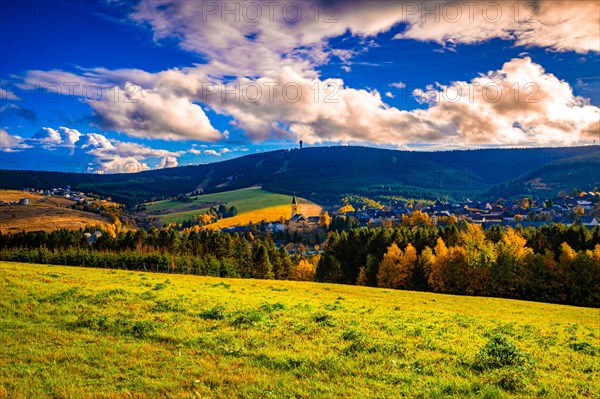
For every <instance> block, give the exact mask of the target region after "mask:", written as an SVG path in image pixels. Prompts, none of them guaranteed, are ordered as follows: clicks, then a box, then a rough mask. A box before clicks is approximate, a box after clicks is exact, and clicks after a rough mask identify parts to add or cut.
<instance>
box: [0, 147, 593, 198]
mask: <svg viewBox="0 0 600 399" xmlns="http://www.w3.org/2000/svg"><path fill="white" fill-rule="evenodd" d="M598 154H600V147H599V146H586V147H564V148H529V149H480V150H460V151H458V150H457V151H438V152H420V151H419V152H418V151H397V150H387V149H378V148H369V147H351V146H350V147H309V148H304V149H302V150H298V149H295V150H278V151H271V152H265V153H258V154H251V155H246V156H243V157H239V158H234V159H230V160H226V161H221V162H215V163H210V164H203V165H196V166H184V167H176V168H169V169H161V170H153V171H146V172H141V173H137V174H115V175H93V174H77V173H59V172H39V171H13V170H11V171H8V170H1V171H0V188H12V189H21V188H22V187H24V186H31V187H38V188H45V187H53V186H57V187H60V186H64V185H67V184H68V185H71V186H72V187H73V188H76V189H78V190H81V191H84V192H93V193H96V194H99V195H103V196H105V197H111V198H113V199H114V200H116V201H118V202H122V203H125V204H128V205H134V204H139V203H143V202H147V201H151V200H157V199H164V198H168V197H172V196H175V195H178V194H182V193H192V192H194V191H201V192H203V193H214V192H222V191H228V190H234V189H239V188H247V187H251V186H254V185H261V186H262V187H263V188H264V189H265V190H268V191H271V192H276V193H284V194H292V193H296V194H298V195H300V196H302V197H304V198H306V199H308V200H311V201H315V202H318V203H334V202H336V201H337V200H339V196H340V195H342V194H346V193H353V194H361V195H367V196H369V195H386V194H394V195H400V196H404V197H408V198H435V197H437V196H444V197H445V196H449V197H450V198H454V199H462V198H466V197H469V198H472V199H478V198H479V199H485V197H491V196H492V195H494V196H497V195H499V194H501V196H503V197H504V198H507V197H510V196H517V195H532V196H535V195H538V194H539V195H545V196H550V197H553V196H555V195H556V194H557V193H558V191H560V190H568V191H570V190H572V189H573V188H578V189H580V190H588V191H590V190H592V189H593V188H594V186H596V185H600V175H599V174H598V162H599V155H598ZM565 164H569V165H574V164H576V165H577V169H576V172H577V173H576V178H575V179H574V178H573V177H574V176H573V175H572V172H571V169H570V168H566V167H562V165H565ZM546 180H548V181H546ZM532 181H534V182H536V184H531V183H530V182H532ZM575 185H576V187H574V186H575ZM507 188H509V190H508V192H505V190H506V189H507ZM490 199H495V198H493V197H492V198H490Z"/></svg>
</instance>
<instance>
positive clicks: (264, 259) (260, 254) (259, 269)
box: [254, 244, 274, 279]
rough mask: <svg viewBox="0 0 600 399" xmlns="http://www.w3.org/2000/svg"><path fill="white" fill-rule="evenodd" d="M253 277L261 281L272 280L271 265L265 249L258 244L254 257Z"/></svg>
mask: <svg viewBox="0 0 600 399" xmlns="http://www.w3.org/2000/svg"><path fill="white" fill-rule="evenodd" d="M254 277H255V278H263V279H272V278H273V277H274V275H273V265H271V262H270V261H269V254H268V252H267V248H265V247H264V246H263V245H262V244H258V246H257V250H256V255H255V256H254Z"/></svg>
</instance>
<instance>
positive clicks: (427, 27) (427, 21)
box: [395, 0, 600, 53]
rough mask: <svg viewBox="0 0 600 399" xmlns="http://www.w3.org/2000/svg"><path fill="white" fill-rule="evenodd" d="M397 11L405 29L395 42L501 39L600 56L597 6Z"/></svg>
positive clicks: (442, 5) (461, 5) (447, 1)
mask: <svg viewBox="0 0 600 399" xmlns="http://www.w3.org/2000/svg"><path fill="white" fill-rule="evenodd" d="M402 7H403V10H402V16H403V20H404V21H405V22H406V23H407V24H408V27H407V28H406V30H405V31H404V32H402V33H399V34H397V35H396V36H395V38H396V39H415V40H420V41H434V42H438V43H440V44H443V45H449V46H452V45H455V44H460V43H462V44H476V43H481V42H483V41H486V40H490V39H493V38H500V39H504V40H511V41H514V42H515V44H516V45H520V46H526V47H542V48H549V49H552V50H554V51H575V52H578V53H587V52H590V51H593V52H598V51H600V31H599V30H598V26H599V25H600V3H599V2H598V1H593V0H584V1H570V0H565V1H537V2H528V1H517V2H515V1H493V2H469V1H458V2H457V1H454V0H452V1H451V0H443V1H442V0H435V1H423V2H415V3H405V4H404V5H402Z"/></svg>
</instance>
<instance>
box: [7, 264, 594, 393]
mask: <svg viewBox="0 0 600 399" xmlns="http://www.w3.org/2000/svg"><path fill="white" fill-rule="evenodd" d="M0 290H1V291H2V293H3V294H2V295H1V296H0V398H84V397H85V398H88V397H93V398H125V397H131V398H158V397H165V398H266V397H273V398H392V397H394V398H395V397H411V398H465V397H472V398H527V397H531V398H533V397H547V398H560V399H563V398H594V397H599V395H600V380H599V373H600V363H599V362H598V360H599V351H600V347H599V346H598V340H599V330H598V329H599V327H600V325H599V323H600V318H599V313H598V309H588V308H577V307H569V306H559V305H550V304H541V303H532V302H522V301H513V300H503V299H494V298H476V297H458V296H450V295H436V294H428V293H416V292H408V291H392V290H382V289H372V288H363V287H353V286H342V285H329V284H315V283H298V282H288V281H269V280H238V279H221V278H209V277H197V276H185V275H167V274H153V273H138V272H127V271H118V270H106V269H84V268H76V267H62V266H47V265H32V264H23V263H11V262H2V264H0ZM513 344H514V345H515V346H513Z"/></svg>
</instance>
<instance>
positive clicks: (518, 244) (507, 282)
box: [492, 227, 533, 298]
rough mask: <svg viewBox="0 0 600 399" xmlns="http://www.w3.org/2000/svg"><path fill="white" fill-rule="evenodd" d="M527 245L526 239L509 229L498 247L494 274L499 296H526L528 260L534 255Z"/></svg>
mask: <svg viewBox="0 0 600 399" xmlns="http://www.w3.org/2000/svg"><path fill="white" fill-rule="evenodd" d="M526 243H527V240H525V238H523V237H521V235H519V233H518V232H517V231H515V230H514V229H512V228H510V227H509V228H508V229H507V230H506V233H505V234H504V236H503V237H502V239H501V240H500V241H499V242H498V244H497V245H496V250H497V259H496V264H495V266H494V268H493V271H492V273H493V279H494V285H495V291H496V293H497V294H498V295H502V296H510V297H513V298H522V297H523V296H524V295H525V292H524V291H525V290H524V284H525V278H526V274H527V273H526V270H525V269H526V267H527V258H528V256H529V255H530V254H532V253H533V250H532V249H531V248H528V247H526Z"/></svg>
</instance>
